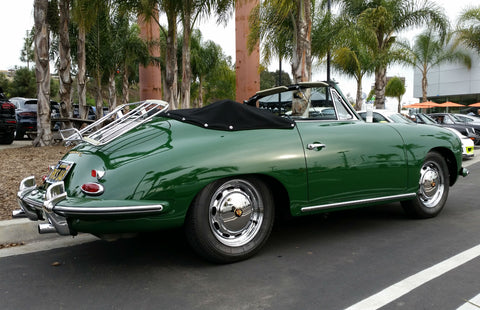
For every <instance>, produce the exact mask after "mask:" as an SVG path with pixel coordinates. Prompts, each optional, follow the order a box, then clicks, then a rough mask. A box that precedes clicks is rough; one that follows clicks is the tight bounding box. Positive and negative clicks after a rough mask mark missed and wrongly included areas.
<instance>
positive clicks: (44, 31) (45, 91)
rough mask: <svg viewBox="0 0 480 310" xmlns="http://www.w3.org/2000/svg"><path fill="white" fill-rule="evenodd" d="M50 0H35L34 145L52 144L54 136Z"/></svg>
mask: <svg viewBox="0 0 480 310" xmlns="http://www.w3.org/2000/svg"><path fill="white" fill-rule="evenodd" d="M47 11H48V0H35V2H34V20H35V66H36V67H35V68H36V70H35V74H36V78H37V96H38V103H37V109H38V110H37V111H38V112H37V137H36V138H35V140H34V141H33V145H34V146H45V145H50V144H52V140H53V136H52V130H51V124H50V64H49V57H48V56H49V55H48V47H49V41H48V39H49V31H48V24H47Z"/></svg>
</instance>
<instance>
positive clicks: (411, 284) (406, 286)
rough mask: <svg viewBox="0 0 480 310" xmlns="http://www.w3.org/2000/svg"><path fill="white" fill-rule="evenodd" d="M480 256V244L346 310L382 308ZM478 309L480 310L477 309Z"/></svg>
mask: <svg viewBox="0 0 480 310" xmlns="http://www.w3.org/2000/svg"><path fill="white" fill-rule="evenodd" d="M478 256H480V244H479V245H477V246H475V247H473V248H471V249H468V250H466V251H464V252H462V253H460V254H457V255H455V256H453V257H451V258H449V259H446V260H444V261H443V262H440V263H438V264H436V265H434V266H432V267H430V268H428V269H425V270H422V271H420V272H419V273H417V274H414V275H412V276H410V277H408V278H406V279H404V280H402V281H400V282H397V283H395V284H393V285H392V286H390V287H387V288H386V289H384V290H382V291H380V292H378V293H377V294H375V295H372V296H370V297H368V298H366V299H364V300H362V301H360V302H358V303H356V304H354V305H352V306H350V307H348V308H347V309H346V310H373V309H378V308H381V307H383V306H385V305H387V304H389V303H391V302H392V301H394V300H395V299H397V298H399V297H401V296H403V295H405V294H407V293H409V292H410V291H412V290H413V289H415V288H417V287H419V286H421V285H423V284H425V283H427V282H428V281H431V280H433V279H435V278H437V277H439V276H441V275H443V274H445V273H447V272H448V271H450V270H452V269H455V268H457V267H458V266H461V265H463V264H465V263H467V262H468V261H470V260H472V259H474V258H476V257H478ZM477 309H478V308H477Z"/></svg>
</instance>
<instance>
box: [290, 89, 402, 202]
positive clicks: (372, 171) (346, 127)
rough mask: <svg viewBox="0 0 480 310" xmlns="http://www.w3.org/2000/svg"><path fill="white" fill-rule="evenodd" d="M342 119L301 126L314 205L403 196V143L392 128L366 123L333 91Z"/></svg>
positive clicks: (312, 122) (310, 195) (309, 190)
mask: <svg viewBox="0 0 480 310" xmlns="http://www.w3.org/2000/svg"><path fill="white" fill-rule="evenodd" d="M332 100H333V102H334V105H335V111H336V115H337V120H333V121H331V120H327V121H323V120H304V121H301V120H299V121H297V128H298V130H299V133H300V136H301V138H302V142H303V146H304V152H305V159H306V165H307V175H308V193H309V204H310V205H311V206H318V208H322V206H325V207H332V206H333V207H334V206H336V205H337V204H340V203H343V202H352V201H357V200H364V199H371V198H379V197H387V196H393V195H397V194H402V193H404V191H405V189H406V182H407V181H406V180H407V169H406V157H405V156H406V155H405V152H404V143H403V140H402V138H401V136H400V135H399V133H398V132H397V131H396V130H395V129H394V128H393V127H392V126H390V125H389V124H385V123H365V122H363V121H361V120H357V119H356V116H355V115H354V114H353V113H351V112H349V110H348V109H347V108H346V103H345V102H344V101H343V99H342V98H341V96H340V95H338V94H337V93H335V91H333V92H332Z"/></svg>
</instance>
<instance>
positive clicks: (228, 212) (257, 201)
mask: <svg viewBox="0 0 480 310" xmlns="http://www.w3.org/2000/svg"><path fill="white" fill-rule="evenodd" d="M263 208H264V207H263V203H262V199H261V196H260V194H259V193H258V192H257V190H256V189H255V187H254V186H253V185H252V184H250V183H249V182H247V181H245V180H230V181H228V182H226V183H224V184H223V185H222V186H221V187H219V188H218V189H217V191H216V192H215V193H214V194H213V196H212V200H211V202H210V207H209V223H210V229H211V230H212V232H213V235H214V236H215V238H216V239H217V240H218V241H220V242H221V243H222V244H224V245H226V246H231V247H240V246H243V245H245V244H247V243H248V242H250V241H251V240H252V239H253V238H254V237H255V236H256V235H257V233H258V231H259V230H260V227H261V225H262V221H263Z"/></svg>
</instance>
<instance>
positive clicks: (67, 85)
mask: <svg viewBox="0 0 480 310" xmlns="http://www.w3.org/2000/svg"><path fill="white" fill-rule="evenodd" d="M58 5H59V8H60V9H59V11H60V27H59V37H60V43H59V62H60V65H59V68H58V75H59V77H60V101H61V102H62V103H63V104H61V105H60V115H61V117H62V118H70V117H72V116H73V115H72V102H71V93H72V76H71V75H70V69H71V66H72V58H71V55H70V38H69V36H68V25H69V22H70V0H60V1H59V3H58ZM64 126H65V127H66V128H71V127H72V123H71V122H70V121H68V122H64Z"/></svg>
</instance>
